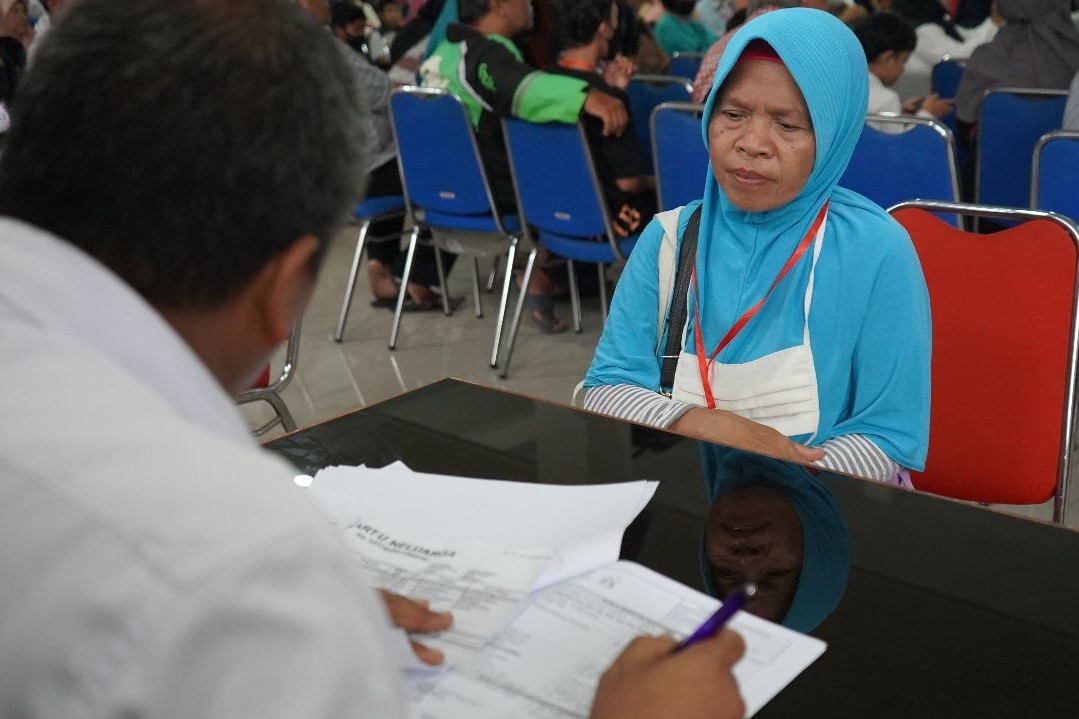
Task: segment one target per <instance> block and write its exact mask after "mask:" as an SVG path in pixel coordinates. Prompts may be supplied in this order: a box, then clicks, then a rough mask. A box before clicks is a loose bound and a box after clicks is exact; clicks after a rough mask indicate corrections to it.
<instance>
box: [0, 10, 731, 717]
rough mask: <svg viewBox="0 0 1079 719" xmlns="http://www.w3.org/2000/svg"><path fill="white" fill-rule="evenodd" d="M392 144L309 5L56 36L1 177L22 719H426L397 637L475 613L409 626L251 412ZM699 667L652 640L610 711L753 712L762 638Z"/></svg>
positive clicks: (4, 461)
mask: <svg viewBox="0 0 1079 719" xmlns="http://www.w3.org/2000/svg"><path fill="white" fill-rule="evenodd" d="M365 126H366V123H365V117H364V109H363V102H362V97H361V96H360V93H359V92H358V90H357V87H356V84H355V83H354V82H353V79H352V76H351V75H350V74H349V69H348V66H347V65H346V64H345V61H344V59H343V57H342V54H341V52H340V51H339V50H338V49H337V48H336V47H335V46H334V41H333V39H332V36H331V35H330V34H329V33H327V32H326V31H325V30H324V29H323V28H321V27H320V26H319V25H318V24H317V23H315V22H314V21H313V20H312V19H311V18H310V17H309V16H307V15H306V14H305V13H304V12H303V11H302V10H301V9H300V8H299V7H298V6H297V5H296V4H295V3H290V2H288V1H287V0H233V1H232V2H228V3H222V2H218V1H217V0H171V1H170V2H161V0H123V2H116V0H80V1H79V2H77V3H74V4H73V5H72V7H71V8H70V9H69V10H68V11H66V13H65V15H64V17H63V18H62V20H61V21H60V22H58V23H56V25H55V26H54V27H53V28H52V29H51V30H50V31H49V33H48V36H47V38H46V39H45V40H44V41H43V42H42V44H41V47H40V48H39V51H38V54H37V55H36V57H35V61H34V63H33V65H32V67H31V69H30V70H29V72H28V73H27V75H26V76H25V77H24V79H23V83H22V85H21V86H20V90H19V94H18V97H17V99H16V102H15V104H14V106H13V124H12V129H11V132H10V135H9V137H8V144H7V146H6V148H5V151H4V154H3V156H2V158H0V215H3V217H0V258H3V260H2V261H0V497H2V499H3V501H2V502H0V537H2V542H0V594H2V597H3V600H2V601H0V667H3V670H2V671H0V716H4V717H22V718H24V719H33V718H36V717H49V718H50V719H63V718H64V717H76V716H77V717H116V716H124V717H129V718H135V717H150V716H152V717H185V718H187V717H202V718H211V717H245V716H250V717H260V718H266V717H289V718H290V719H295V718H296V717H304V718H305V719H310V718H312V717H335V718H336V717H350V716H365V717H400V716H403V715H404V713H405V707H404V696H403V690H402V682H401V677H400V672H399V671H398V670H397V667H398V666H401V663H402V662H403V661H404V660H405V658H406V657H405V656H404V655H405V654H406V651H407V650H402V651H400V652H396V651H395V647H396V646H400V647H406V646H407V645H406V644H404V642H403V641H402V640H401V639H400V636H399V635H397V636H395V633H394V630H392V629H391V627H390V623H391V622H390V619H391V617H392V618H393V619H394V620H395V622H396V623H397V624H398V625H400V626H404V627H405V628H412V629H417V630H422V629H424V628H426V629H428V630H432V629H439V628H445V627H446V626H447V625H448V623H449V618H448V617H446V616H444V615H438V614H436V613H433V612H430V611H428V610H426V609H425V608H424V607H423V606H421V605H419V604H416V603H409V602H407V600H404V599H397V600H394V601H393V602H392V603H391V604H389V606H388V608H389V611H387V606H384V605H383V602H381V601H380V600H379V596H378V594H376V593H375V592H374V591H373V590H372V589H371V588H370V587H368V586H366V584H365V582H364V580H363V578H362V576H361V573H360V570H359V568H358V566H357V565H356V563H355V561H354V559H353V558H352V557H351V555H350V554H349V552H348V551H347V550H346V549H345V548H344V546H343V544H342V543H341V541H340V540H339V538H338V536H337V535H336V533H335V531H334V530H332V529H331V528H330V526H329V524H328V522H327V520H326V519H325V518H324V517H322V516H321V515H319V514H318V513H317V512H316V511H315V510H314V509H313V508H312V507H311V506H310V505H309V504H308V501H307V499H306V498H305V497H304V496H303V494H302V492H301V491H300V490H299V489H297V488H296V487H295V486H293V485H292V483H291V478H292V475H293V474H294V472H293V471H292V470H290V468H289V467H288V466H287V465H286V464H284V463H283V462H282V461H281V460H279V459H277V458H274V457H272V456H271V455H269V454H267V453H264V452H262V451H260V450H259V449H258V448H257V447H256V446H255V444H254V442H253V440H252V439H251V438H250V436H249V434H248V431H247V428H246V426H245V425H244V423H243V421H242V418H241V417H240V415H239V413H238V412H237V410H236V408H235V406H234V404H233V402H232V397H233V396H234V395H235V394H236V393H238V392H240V391H241V390H243V389H244V388H245V387H246V386H248V385H249V383H250V382H251V381H252V379H253V378H254V377H255V375H257V373H258V372H259V370H260V369H261V368H262V367H263V366H264V365H265V363H266V362H267V361H268V358H269V357H270V355H271V354H272V353H273V351H274V349H275V348H276V347H277V346H278V345H280V344H281V343H282V342H283V341H284V339H285V337H286V336H287V334H288V332H289V329H290V328H291V326H292V325H293V323H294V322H295V321H296V320H297V318H298V317H299V316H300V315H301V313H302V312H303V309H304V307H305V305H306V304H307V302H308V300H309V298H310V296H311V293H312V291H313V288H314V284H315V280H316V276H317V271H318V266H319V263H320V260H321V258H322V256H323V255H324V254H325V250H326V246H327V243H328V242H329V241H330V240H331V238H332V237H334V236H335V234H337V231H338V230H339V229H340V224H341V223H342V222H343V220H344V218H346V217H347V213H348V209H349V208H350V207H351V206H352V205H353V204H354V203H355V201H356V198H357V197H359V196H360V195H361V194H362V188H363V183H364V181H365V178H364V176H363V171H362V168H363V167H364V166H365V162H364V159H365V154H366V152H367V150H366V143H367V138H365V137H364V130H363V128H364V127H365ZM395 642H396V644H395ZM673 647H674V641H673V640H671V639H669V638H639V639H638V640H635V641H634V642H633V643H631V644H630V646H629V647H628V648H627V650H626V651H625V652H624V653H623V655H622V656H621V657H620V658H619V659H618V660H617V661H616V662H615V664H614V665H613V666H612V668H611V669H610V670H609V671H608V672H607V673H606V674H605V675H604V677H603V678H602V680H601V681H600V684H599V688H598V690H597V694H596V699H595V704H594V706H593V709H592V713H593V716H595V717H615V716H617V717H635V716H641V717H644V716H660V715H662V716H672V717H724V718H726V717H736V716H741V714H742V712H743V705H742V702H741V700H740V698H739V696H738V692H737V687H736V685H735V683H734V680H733V677H732V675H731V672H730V669H731V666H732V665H733V663H734V662H735V661H737V659H738V658H739V657H740V656H741V654H742V652H743V644H742V642H741V640H740V639H739V638H738V637H737V635H735V634H733V633H730V632H724V633H722V634H720V635H719V636H717V637H716V638H714V639H712V640H709V641H706V642H702V643H701V644H699V645H696V646H694V647H691V648H690V649H688V650H686V651H684V652H680V653H678V654H677V655H674V654H672V650H673ZM427 658H428V659H431V660H437V657H430V656H428V657H427Z"/></svg>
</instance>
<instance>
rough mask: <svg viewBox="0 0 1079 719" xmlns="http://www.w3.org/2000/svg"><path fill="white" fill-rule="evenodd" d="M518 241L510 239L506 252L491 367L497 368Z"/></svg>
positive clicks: (514, 238) (513, 238)
mask: <svg viewBox="0 0 1079 719" xmlns="http://www.w3.org/2000/svg"><path fill="white" fill-rule="evenodd" d="M519 241H520V240H519V239H518V238H516V237H511V238H510V248H509V250H508V251H507V252H506V274H505V277H503V278H502V296H501V297H500V298H499V300H498V317H497V318H496V320H495V341H494V344H493V345H492V346H491V366H492V367H497V366H498V350H499V348H500V346H501V343H502V330H503V328H504V327H505V325H506V307H507V305H509V301H510V283H511V281H512V280H513V260H514V258H515V257H517V243H518V242H519ZM492 276H493V275H492ZM488 279H490V277H489V278H488Z"/></svg>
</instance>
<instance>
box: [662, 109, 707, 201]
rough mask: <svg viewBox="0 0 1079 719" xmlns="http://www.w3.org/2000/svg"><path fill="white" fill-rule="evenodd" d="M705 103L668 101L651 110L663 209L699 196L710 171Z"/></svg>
mask: <svg viewBox="0 0 1079 719" xmlns="http://www.w3.org/2000/svg"><path fill="white" fill-rule="evenodd" d="M703 112H704V106H703V105H694V104H691V103H688V102H665V103H662V104H661V105H659V106H657V107H656V108H655V109H654V110H653V111H652V117H651V119H650V120H649V125H650V126H649V130H650V134H651V136H652V165H653V167H654V168H655V173H656V195H657V199H658V201H659V209H660V211H661V212H662V211H664V210H673V209H674V208H676V207H681V206H682V205H685V204H686V203H688V202H692V201H693V200H696V199H699V198H700V197H701V193H702V191H703V190H704V180H705V178H706V177H707V176H708V173H709V172H711V165H710V164H709V157H708V148H707V147H705V145H704V139H703V138H702V137H701V114H702V113H703Z"/></svg>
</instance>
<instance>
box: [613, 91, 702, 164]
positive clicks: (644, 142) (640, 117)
mask: <svg viewBox="0 0 1079 719" xmlns="http://www.w3.org/2000/svg"><path fill="white" fill-rule="evenodd" d="M626 94H628V95H629V114H630V117H632V118H633V127H634V130H635V131H636V132H637V142H638V144H639V145H640V147H641V153H642V154H643V155H644V161H645V165H646V166H647V167H646V171H647V173H648V174H651V173H652V135H651V134H650V132H649V127H648V121H649V119H651V117H652V110H654V109H656V107H658V106H659V105H662V104H663V103H665V102H689V101H690V100H692V99H693V83H692V82H690V81H689V80H686V79H685V78H684V77H671V76H668V75H634V76H633V79H631V80H630V81H629V85H628V86H627V87H626Z"/></svg>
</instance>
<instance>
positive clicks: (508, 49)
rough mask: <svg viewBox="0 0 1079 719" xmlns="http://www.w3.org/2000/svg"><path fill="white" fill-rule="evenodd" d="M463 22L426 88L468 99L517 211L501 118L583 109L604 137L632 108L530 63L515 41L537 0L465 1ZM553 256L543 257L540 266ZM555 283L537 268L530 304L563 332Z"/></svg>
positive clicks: (426, 72) (541, 321)
mask: <svg viewBox="0 0 1079 719" xmlns="http://www.w3.org/2000/svg"><path fill="white" fill-rule="evenodd" d="M457 4H458V15H459V18H460V22H459V23H455V24H451V25H450V26H449V27H448V28H447V29H446V39H445V40H443V41H442V42H441V43H439V45H438V46H437V47H436V48H435V50H434V52H433V53H432V54H431V56H430V57H429V58H428V59H427V60H426V61H425V62H424V63H423V65H422V66H421V67H420V76H421V78H422V80H423V85H424V86H426V87H438V88H443V89H445V90H448V91H450V92H452V93H453V94H454V95H456V96H457V97H459V98H460V99H461V101H462V102H463V103H464V106H465V109H466V110H467V112H468V115H469V118H470V119H471V121H472V125H473V127H474V128H475V129H476V139H477V142H478V144H479V147H480V154H481V155H482V157H483V163H484V167H485V168H486V170H487V177H488V180H489V181H490V184H491V192H492V194H493V196H494V200H495V204H496V205H498V208H499V210H501V211H506V212H516V201H515V199H514V196H513V184H512V180H511V177H510V170H509V161H508V159H507V157H506V147H505V142H504V140H503V138H502V127H501V124H500V122H499V118H501V117H519V118H521V119H524V120H529V121H532V122H565V123H575V122H577V120H578V118H580V116H581V114H582V113H584V114H586V115H591V116H593V117H596V118H598V119H599V121H600V122H601V123H602V125H603V134H604V135H621V134H622V133H623V132H624V131H625V129H626V125H627V123H628V122H629V115H628V113H627V111H626V108H625V106H624V105H623V104H622V103H621V102H620V101H619V100H618V99H617V98H614V97H612V96H610V95H608V94H606V93H604V92H601V91H599V90H595V89H592V88H591V87H590V86H589V84H588V83H587V82H585V81H584V80H580V79H578V78H573V77H567V76H565V75H557V74H552V73H547V72H541V71H539V70H536V69H535V68H533V67H531V66H530V65H529V64H528V63H526V62H525V61H524V58H523V56H522V55H521V51H520V50H519V49H518V48H517V46H516V45H514V43H513V41H512V40H511V39H510V38H512V37H514V36H515V35H518V34H520V33H522V32H524V31H526V30H528V29H529V28H531V27H532V3H531V0H458V3H457ZM545 259H546V258H544V257H542V256H541V258H540V260H541V262H540V264H541V266H542V264H543V261H544V260H545ZM554 289H555V287H554V283H553V282H552V281H551V279H550V278H549V277H548V276H547V275H546V273H544V272H543V271H542V270H540V271H536V272H534V273H533V279H532V282H531V283H530V285H529V288H528V297H527V298H526V303H527V305H528V307H529V309H530V310H531V314H532V318H533V320H535V321H536V323H537V324H538V325H539V326H540V329H541V330H543V331H544V332H547V333H556V332H564V331H565V330H566V324H565V323H564V322H562V321H561V320H559V319H558V318H557V317H556V316H555V315H554V300H553V292H554Z"/></svg>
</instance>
